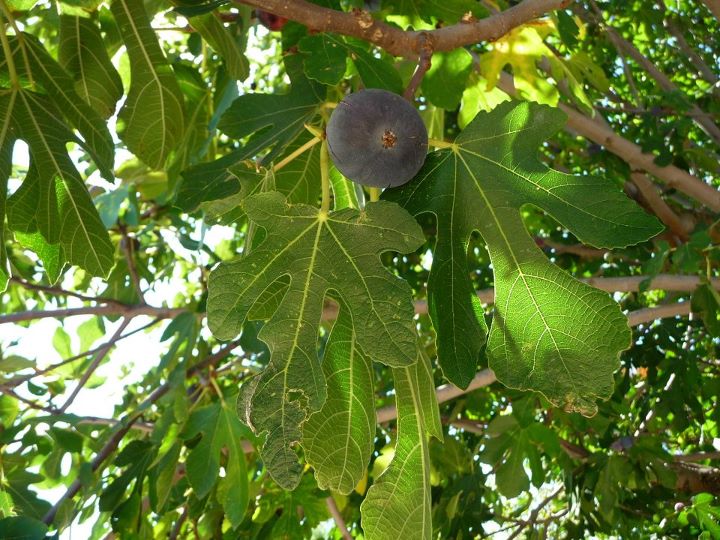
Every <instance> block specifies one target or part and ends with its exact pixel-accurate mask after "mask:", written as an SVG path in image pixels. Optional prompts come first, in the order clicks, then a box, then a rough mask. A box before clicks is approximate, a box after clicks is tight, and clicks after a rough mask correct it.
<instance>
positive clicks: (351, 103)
mask: <svg viewBox="0 0 720 540" xmlns="http://www.w3.org/2000/svg"><path fill="white" fill-rule="evenodd" d="M326 136H327V144H328V150H329V152H330V157H331V158H332V160H333V163H335V166H336V167H337V168H338V170H339V171H340V172H341V173H343V174H344V175H345V176H346V177H347V178H349V179H350V180H352V181H354V182H357V183H358V184H363V185H365V186H371V187H383V188H385V187H396V186H401V185H403V184H405V183H407V182H409V181H410V179H412V178H413V177H414V176H415V175H416V174H417V172H418V171H419V170H420V167H422V164H423V162H424V161H425V156H426V154H427V149H428V135H427V129H426V128H425V124H424V123H423V121H422V118H420V114H419V113H418V112H417V110H416V109H415V107H413V106H412V105H411V104H410V103H408V102H407V101H406V100H405V99H403V98H402V97H400V96H398V95H397V94H393V93H392V92H388V91H386V90H379V89H367V90H361V91H359V92H355V93H354V94H350V95H349V96H347V97H345V99H343V100H342V101H341V102H340V103H338V106H337V107H336V108H335V110H334V111H333V113H332V115H331V116H330V121H329V122H328V125H327V129H326Z"/></svg>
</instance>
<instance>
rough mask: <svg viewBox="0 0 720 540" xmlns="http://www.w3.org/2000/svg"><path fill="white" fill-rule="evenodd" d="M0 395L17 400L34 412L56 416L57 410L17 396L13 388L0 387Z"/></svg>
mask: <svg viewBox="0 0 720 540" xmlns="http://www.w3.org/2000/svg"><path fill="white" fill-rule="evenodd" d="M0 394H5V395H8V396H10V397H12V398H15V399H17V400H18V401H22V402H23V403H24V404H25V405H27V406H28V407H30V408H31V409H35V410H36V411H43V412H46V413H49V414H57V412H58V411H57V409H55V408H54V407H52V406H47V405H42V404H40V403H38V402H36V401H33V400H31V399H28V398H26V397H23V396H21V395H20V394H18V393H17V392H16V391H15V389H14V388H10V387H7V386H4V385H2V386H0Z"/></svg>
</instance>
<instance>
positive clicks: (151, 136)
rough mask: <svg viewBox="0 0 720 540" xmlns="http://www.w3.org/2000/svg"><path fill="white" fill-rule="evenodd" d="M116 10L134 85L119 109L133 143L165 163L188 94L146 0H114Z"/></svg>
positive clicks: (147, 157) (141, 153)
mask: <svg viewBox="0 0 720 540" xmlns="http://www.w3.org/2000/svg"><path fill="white" fill-rule="evenodd" d="M111 8H112V13H113V16H114V17H115V20H116V21H117V23H118V26H119V27H120V34H121V35H122V38H123V41H124V42H125V46H126V47H127V54H128V57H129V58H130V90H129V92H128V95H127V99H126V100H125V104H124V105H123V107H122V109H120V112H119V113H118V134H119V135H120V137H121V138H122V140H123V142H124V143H125V144H126V145H127V147H128V149H129V150H130V151H131V152H132V153H133V154H135V155H136V156H138V157H139V158H140V159H142V160H143V161H144V162H145V163H146V164H147V165H148V166H150V167H151V168H153V169H161V168H162V167H163V165H164V164H165V160H166V159H167V157H168V156H169V155H170V152H172V150H174V149H175V147H176V146H177V145H178V143H179V142H180V140H181V139H182V136H183V133H184V125H185V123H184V114H185V113H184V105H183V96H182V92H181V91H180V87H179V86H178V83H177V80H176V79H175V77H174V75H173V72H172V68H171V67H170V65H169V64H168V62H167V59H166V58H165V55H164V54H163V52H162V50H161V49H160V46H159V45H158V42H157V38H156V36H155V33H154V32H153V31H152V28H151V27H150V21H149V19H148V16H147V13H145V8H144V7H143V4H142V2H141V1H140V0H113V3H112V5H111Z"/></svg>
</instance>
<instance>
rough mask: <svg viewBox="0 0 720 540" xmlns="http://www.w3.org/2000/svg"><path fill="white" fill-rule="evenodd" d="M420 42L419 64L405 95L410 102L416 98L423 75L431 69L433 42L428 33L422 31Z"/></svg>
mask: <svg viewBox="0 0 720 540" xmlns="http://www.w3.org/2000/svg"><path fill="white" fill-rule="evenodd" d="M418 43H419V45H420V55H419V56H418V64H417V67H416V68H415V73H413V76H412V79H410V82H409V83H408V85H407V88H406V89H405V92H404V93H403V97H404V98H405V99H407V100H408V101H409V102H410V103H412V102H413V101H414V100H415V92H416V91H417V89H418V87H419V86H420V83H421V82H422V80H423V77H424V76H425V74H426V73H427V72H428V70H429V69H430V66H431V65H432V55H433V49H432V42H431V41H430V40H429V39H428V37H427V34H424V33H421V34H420V36H419V37H418Z"/></svg>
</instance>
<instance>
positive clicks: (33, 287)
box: [10, 277, 124, 306]
mask: <svg viewBox="0 0 720 540" xmlns="http://www.w3.org/2000/svg"><path fill="white" fill-rule="evenodd" d="M10 283H14V284H15V285H19V286H20V287H22V288H24V289H28V290H30V291H38V292H44V293H47V294H52V295H55V296H72V297H73V298H77V299H79V300H83V301H84V302H98V303H101V304H113V305H121V306H122V305H124V304H123V303H122V302H118V301H117V300H113V299H111V298H98V297H95V296H86V295H84V294H80V293H76V292H74V291H68V290H66V289H62V288H60V287H49V286H47V285H37V284H35V283H30V282H29V281H25V280H23V279H19V278H16V277H11V278H10Z"/></svg>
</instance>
